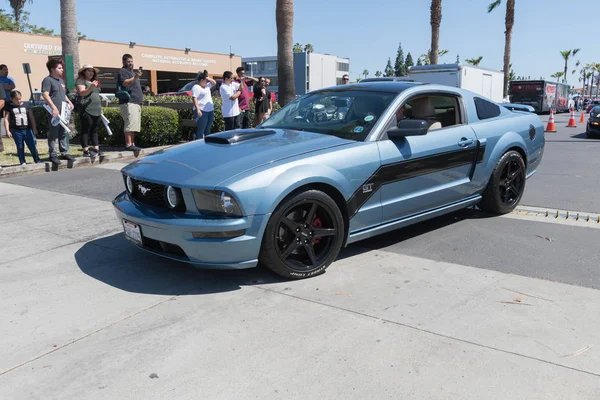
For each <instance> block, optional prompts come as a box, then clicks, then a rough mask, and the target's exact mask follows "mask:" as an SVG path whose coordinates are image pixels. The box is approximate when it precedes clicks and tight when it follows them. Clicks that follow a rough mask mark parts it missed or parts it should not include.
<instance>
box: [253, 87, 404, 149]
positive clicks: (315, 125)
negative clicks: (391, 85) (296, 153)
mask: <svg viewBox="0 0 600 400" xmlns="http://www.w3.org/2000/svg"><path fill="white" fill-rule="evenodd" d="M397 95H398V93H382V92H370V91H362V90H341V91H340V90H332V91H320V92H317V93H309V94H307V95H304V96H302V97H300V98H297V99H296V100H294V101H293V102H291V103H289V104H288V105H286V106H285V107H283V108H282V109H281V110H280V111H278V112H277V113H276V114H275V115H273V116H272V117H271V118H269V119H268V120H266V121H265V122H263V123H262V124H261V125H260V126H259V128H279V129H295V130H301V131H310V132H317V133H323V134H326V135H333V136H337V137H340V138H343V139H350V140H357V141H363V140H365V138H366V137H367V136H368V135H369V132H371V129H372V128H373V126H375V123H376V122H377V121H379V118H380V117H381V115H382V114H383V112H384V111H385V109H386V108H387V107H388V106H389V104H390V103H391V102H392V100H394V98H395V97H396V96H397Z"/></svg>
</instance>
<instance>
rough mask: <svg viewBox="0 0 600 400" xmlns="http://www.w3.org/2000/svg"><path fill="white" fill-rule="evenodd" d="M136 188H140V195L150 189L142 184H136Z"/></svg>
mask: <svg viewBox="0 0 600 400" xmlns="http://www.w3.org/2000/svg"><path fill="white" fill-rule="evenodd" d="M138 189H140V192H141V193H142V195H144V196H145V195H146V193H148V192H149V191H150V190H151V189H150V188H147V187H146V186H142V185H138Z"/></svg>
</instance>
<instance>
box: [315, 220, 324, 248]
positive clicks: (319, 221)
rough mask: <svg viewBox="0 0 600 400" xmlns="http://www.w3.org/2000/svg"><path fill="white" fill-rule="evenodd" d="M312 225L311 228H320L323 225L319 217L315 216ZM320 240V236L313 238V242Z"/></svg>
mask: <svg viewBox="0 0 600 400" xmlns="http://www.w3.org/2000/svg"><path fill="white" fill-rule="evenodd" d="M312 227H313V229H321V228H322V227H323V222H321V218H319V217H315V218H314V219H313V222H312ZM320 240H321V239H320V238H315V239H313V244H317V243H319V241H320Z"/></svg>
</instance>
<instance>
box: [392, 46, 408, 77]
mask: <svg viewBox="0 0 600 400" xmlns="http://www.w3.org/2000/svg"><path fill="white" fill-rule="evenodd" d="M394 74H395V76H404V75H406V66H405V65H404V50H402V43H399V44H398V51H397V52H396V62H395V63H394Z"/></svg>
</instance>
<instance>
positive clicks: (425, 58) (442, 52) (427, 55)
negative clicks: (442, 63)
mask: <svg viewBox="0 0 600 400" xmlns="http://www.w3.org/2000/svg"><path fill="white" fill-rule="evenodd" d="M446 54H448V50H439V51H438V56H439V57H443V56H445V55H446ZM419 61H421V63H422V64H419V63H418V62H417V65H423V64H425V65H429V64H431V63H432V62H431V50H427V53H425V54H421V57H419Z"/></svg>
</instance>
